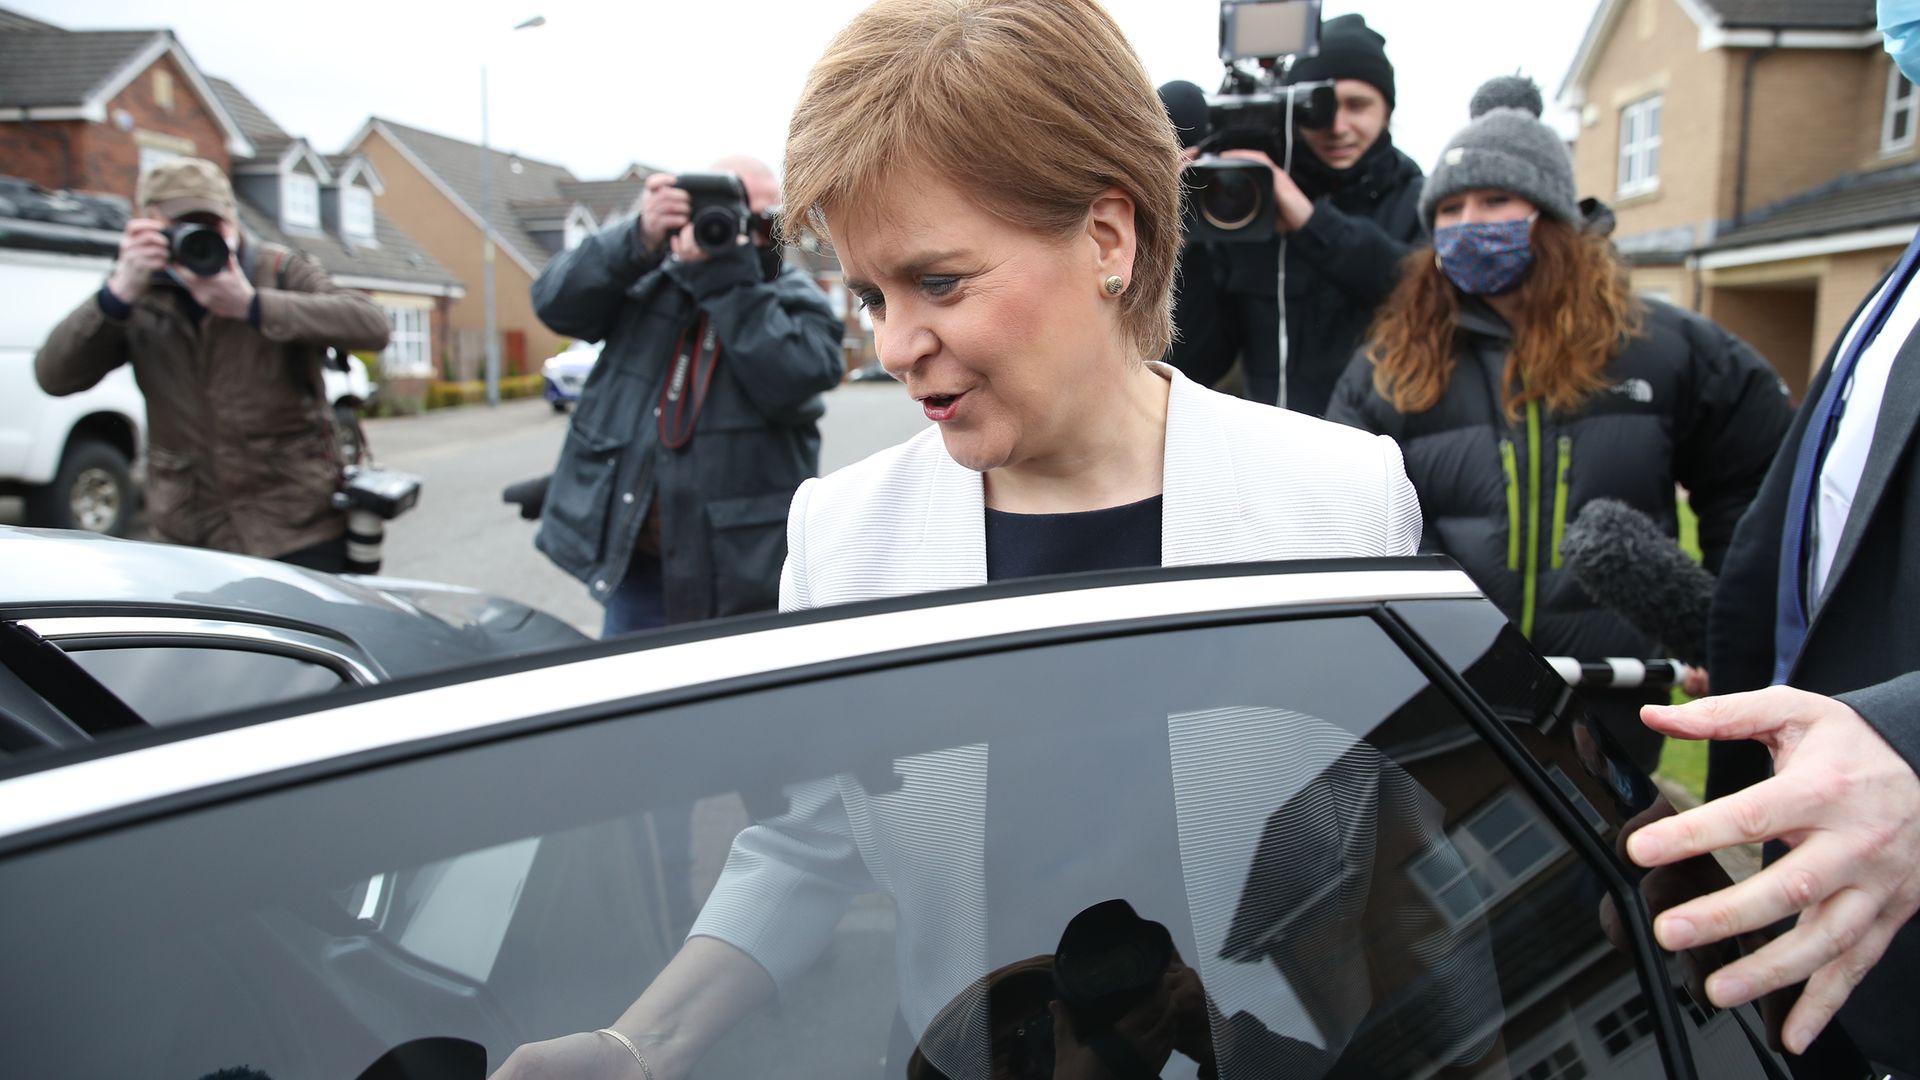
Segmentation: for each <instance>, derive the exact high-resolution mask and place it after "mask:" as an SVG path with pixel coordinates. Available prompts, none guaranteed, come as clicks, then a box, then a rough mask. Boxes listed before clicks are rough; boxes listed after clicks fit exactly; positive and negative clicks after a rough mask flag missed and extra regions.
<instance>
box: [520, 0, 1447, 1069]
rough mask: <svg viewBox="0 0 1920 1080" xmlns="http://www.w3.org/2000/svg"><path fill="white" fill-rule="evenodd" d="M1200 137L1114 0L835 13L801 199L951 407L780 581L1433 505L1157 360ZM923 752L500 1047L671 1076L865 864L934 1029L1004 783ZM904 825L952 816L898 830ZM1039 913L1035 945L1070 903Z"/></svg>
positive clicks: (996, 564) (1118, 546) (1140, 545)
mask: <svg viewBox="0 0 1920 1080" xmlns="http://www.w3.org/2000/svg"><path fill="white" fill-rule="evenodd" d="M1180 168H1181V162H1180V152H1179V148H1178V145H1177V143H1176V140H1175V136H1174V132H1173V128H1172V125H1171V123H1170V121H1169V120H1168V119H1167V116H1166V113H1165V111H1164V110H1163V108H1162V106H1161V104H1160V101H1159V97H1158V95H1157V94H1156V93H1155V91H1154V89H1153V87H1152V86H1151V85H1150V84H1149V82H1148V80H1147V75H1146V72H1145V70H1144V69H1143V68H1142V66H1141V65H1140V62H1139V59H1138V58H1137V57H1136V56H1135V54H1134V52H1133V49H1132V48H1131V47H1130V46H1129V45H1128V43H1127V41H1126V38H1125V36H1124V35H1122V34H1121V32H1120V29H1119V27H1118V26H1116V25H1115V24H1114V22H1113V20H1112V19H1111V17H1109V16H1108V15H1107V13H1106V12H1105V11H1104V10H1103V9H1102V8H1101V7H1100V6H1099V4H1097V3H1095V2H1094V0H880V2H878V3H875V4H874V5H872V6H871V7H869V8H867V9H866V10H865V11H863V12H861V13H860V15H858V16H857V17H855V19H854V20H853V22H852V23H851V24H850V25H848V26H847V27H846V28H845V29H844V30H843V31H841V33H840V34H839V36H838V37H836V38H835V39H834V41H833V43H832V45H830V46H829V47H828V49H827V53H826V55H825V56H824V57H822V58H821V60H820V61H819V63H818V64H816V65H815V67H814V69H813V73H812V75H811V77H810V78H809V79H808V81H807V84H806V88H805V90H804V91H803V93H802V94H801V99H800V103H799V105H798V107H797V108H796V109H795V111H794V116H793V122H792V125H791V128H790V130H789V134H788V149H787V160H786V169H785V178H784V179H785V192H786V196H787V211H788V220H789V222H790V223H791V226H790V227H794V228H799V229H808V230H812V231H813V232H815V233H817V234H819V235H821V236H823V237H825V238H827V239H828V240H829V241H830V242H831V244H832V246H833V249H834V251H835V253H836V254H837V255H838V257H839V259H840V262H841V265H842V267H843V269H844V271H845V275H846V281H847V288H848V290H849V291H850V292H851V293H853V294H854V295H855V296H857V297H859V299H860V301H861V303H862V304H863V305H864V306H865V307H866V308H867V310H868V311H870V312H871V313H872V316H873V320H874V330H875V339H876V344H877V347H878V351H879V354H880V360H881V363H882V364H883V365H884V366H885V367H886V369H887V371H888V372H889V373H890V374H892V375H893V377H894V378H896V379H898V380H899V381H901V382H902V383H904V384H905V385H906V388H907V391H908V393H909V394H910V395H911V397H912V398H913V400H914V401H916V402H917V403H918V405H919V407H920V408H921V410H922V411H923V412H924V414H925V415H926V417H927V419H928V420H930V421H932V423H931V425H930V426H929V427H928V428H927V429H926V430H925V431H923V432H922V433H921V434H919V435H917V436H915V437H914V438H913V439H911V440H909V441H907V442H905V443H903V444H901V445H899V446H895V447H892V448H891V449H888V450H884V451H882V452H880V453H878V454H875V455H874V456H872V457H870V458H868V459H867V460H865V461H862V462H860V463H858V464H855V465H852V466H849V467H847V468H845V469H842V470H840V471H839V472H837V473H835V474H833V475H831V476H829V477H826V478H824V479H818V480H811V481H808V482H807V483H806V484H805V485H803V486H802V487H801V489H800V490H799V492H798V493H797V494H796V495H795V498H794V502H793V507H792V510H791V512H790V514H789V518H788V526H787V534H788V553H787V562H786V569H785V573H784V575H783V577H782V581H781V608H782V609H783V610H786V611H793V610H797V609H804V608H812V607H818V606H822V605H827V604H835V603H846V602H851V601H859V600H871V599H877V598H882V597H892V596H901V595H907V594H912V593H921V592H927V591H930V590H935V589H946V588H955V587H962V586H968V585H979V584H984V583H986V582H988V581H995V580H1006V579H1010V578H1018V577H1029V576H1034V575H1042V574H1055V573H1063V572H1069V571H1082V570H1096V569H1121V568H1129V567H1143V566H1161V565H1182V564H1185V565H1192V564H1204V563H1222V562H1252V561H1266V560H1274V559H1296V558H1330V557H1347V556H1353V557H1367V556H1385V555H1403V554H1412V553H1413V551H1414V546H1415V541H1416V538H1417V537H1418V535H1419V532H1420V513H1419V507H1418V505H1417V503H1416V502H1415V501H1414V497H1413V493H1412V489H1411V487H1410V485H1409V484H1408V482H1407V479H1406V476H1405V473H1404V472H1403V471H1402V468H1401V464H1400V454H1399V450H1398V449H1397V448H1396V447H1395V446H1394V444H1393V442H1392V441H1391V440H1388V439H1383V438H1377V437H1372V436H1368V435H1364V434H1362V433H1360V432H1356V431H1354V430H1352V429H1350V428H1345V427H1340V426H1337V425H1333V424H1329V423H1325V422H1323V421H1320V420H1317V419H1313V418H1310V417H1306V416H1303V415H1300V414H1296V413H1289V412H1285V411H1282V410H1279V409H1274V408H1271V407H1267V406H1262V405H1256V404H1253V403H1250V402H1244V401H1241V400H1239V399H1237V398H1232V397H1228V396H1225V395H1222V394H1216V393H1214V392H1212V391H1210V390H1207V389H1204V388H1202V387H1200V386H1198V385H1196V384H1194V383H1192V382H1190V381H1188V380H1187V379H1185V378H1184V377H1182V376H1181V375H1180V374H1179V373H1178V372H1176V371H1174V370H1173V369H1172V368H1170V367H1167V366H1165V365H1163V364H1159V363H1156V362H1153V358H1155V357H1158V356H1160V355H1162V354H1163V353H1164V352H1165V350H1166V347H1167V345H1168V342H1169V340H1170V335H1171V333H1172V321H1171V303H1172V290H1173V272H1174V263H1175V259H1176V255H1177V252H1178V248H1179V244H1180V227H1181V226H1180V215H1181V204H1180V199H1181V195H1180ZM1163 741H1164V740H1163ZM1163 752H1164V751H1163ZM924 757H925V758H926V759H927V761H928V764H927V765H926V766H925V767H926V768H928V769H931V770H934V771H936V772H939V771H940V770H942V769H946V768H948V767H949V765H951V766H952V768H951V771H950V772H943V773H941V775H942V776H943V777H944V780H943V781H942V782H939V783H932V784H927V785H925V786H923V787H920V788H919V789H917V794H911V795H902V794H896V795H895V796H894V797H892V798H890V799H889V800H888V803H887V805H886V807H885V808H884V811H882V810H881V809H879V808H876V806H874V805H873V804H871V803H870V802H868V801H867V797H866V795H865V794H864V790H863V789H861V788H860V786H859V785H858V783H856V782H851V781H850V782H848V783H845V784H842V783H839V782H838V781H837V780H836V778H825V779H822V780H820V781H817V782H815V783H812V784H802V785H796V786H793V787H791V788H789V789H788V791H787V794H788V798H789V800H790V803H791V805H792V807H793V809H791V810H790V811H789V812H788V813H787V814H785V815H783V816H781V817H779V818H775V819H772V820H770V821H767V822H763V823H761V824H758V825H754V826H751V827H749V828H747V829H746V830H745V831H743V832H742V833H741V834H740V835H739V836H738V837H737V838H736V839H735V841H734V845H733V850H732V852H731V854H730V856H729V858H728V860H727V865H726V869H725V871H724V873H723V874H722V875H721V877H720V880H719V882H718V884H717V885H716V886H715V888H714V891H713V894H712V896H711V897H710V899H709V900H708V902H707V904H706V907H705V908H704V910H703V911H702V913H701V915H700V918H699V920H698V921H697V922H696V923H695V925H694V927H693V930H692V933H691V935H690V936H689V938H688V940H687V942H686V944H685V946H684V947H683V948H682V949H681V951H680V953H679V954H678V955H677V956H676V957H675V959H674V960H673V961H672V962H671V963H670V964H669V965H668V966H667V967H666V969H665V970H664V971H663V972H662V973H661V975H660V977H659V978H658V979H656V980H655V981H654V983H653V984H652V985H651V986H650V987H649V988H648V989H647V990H646V992H645V993H643V994H642V995H641V997H640V999H639V1000H638V1001H636V1002H635V1003H634V1004H633V1005H632V1006H631V1007H630V1008H629V1009H628V1010H627V1011H626V1013H625V1014H623V1015H622V1016H621V1017H620V1019H619V1020H618V1021H616V1022H615V1023H614V1025H613V1026H612V1027H611V1028H609V1029H604V1030H603V1031H602V1032H597V1033H586V1034H581V1035H570V1036H567V1037H565V1038H562V1039H558V1040H553V1041H551V1042H548V1043H542V1044H536V1045H534V1046H531V1047H523V1048H522V1049H521V1050H520V1051H519V1052H517V1053H516V1055H515V1058H514V1059H513V1060H511V1061H510V1062H509V1068H508V1070H507V1071H508V1072H509V1073H514V1072H515V1071H516V1070H515V1066H516V1065H524V1066H526V1067H527V1069H528V1071H527V1072H526V1073H524V1074H517V1075H541V1076H544V1075H548V1074H549V1073H547V1072H537V1071H535V1069H534V1066H535V1065H536V1064H538V1065H539V1066H540V1067H542V1068H546V1069H549V1070H551V1071H552V1072H565V1070H566V1069H568V1068H581V1069H591V1068H595V1067H601V1068H606V1069H608V1070H615V1069H619V1068H622V1067H626V1068H628V1070H629V1074H630V1075H635V1076H638V1075H639V1072H638V1071H637V1070H636V1069H634V1068H633V1066H634V1065H635V1063H636V1061H637V1060H644V1061H645V1062H646V1064H645V1066H644V1069H645V1071H646V1073H647V1074H648V1075H649V1076H650V1077H652V1078H653V1080H664V1078H666V1077H674V1076H683V1075H685V1074H686V1073H687V1072H688V1071H689V1070H690V1069H691V1068H692V1065H693V1063H694V1062H695V1061H696V1060H697V1059H698V1058H699V1056H700V1054H701V1053H702V1052H704V1050H705V1049H706V1048H707V1046H708V1045H710V1044H711V1043H712V1042H713V1041H714V1040H716V1039H718V1038H719V1037H720V1036H721V1034H722V1033H724V1032H725V1031H726V1030H727V1029H728V1028H729V1027H731V1026H732V1024H733V1023H734V1022H735V1021H736V1020H737V1019H738V1018H739V1017H741V1016H742V1015H744V1013H745V1012H747V1011H748V1010H750V1009H751V1008H752V1007H754V1006H755V1005H756V1004H757V1003H758V1002H760V1001H762V1000H764V999H765V998H766V997H767V996H768V995H769V994H771V993H772V992H773V991H774V989H775V988H776V986H778V985H781V984H785V983H787V982H788V981H789V980H790V979H791V978H793V977H794V976H795V975H797V974H799V973H801V972H803V971H805V970H806V969H807V968H808V967H809V966H810V965H811V964H812V963H813V962H814V960H815V959H816V958H817V957H818V955H819V952H820V950H821V948H822V947H823V946H824V945H825V943H826V940H827V937H826V934H825V931H827V930H830V929H831V928H832V927H833V925H834V924H835V923H836V921H837V919H838V913H839V908H841V907H844V906H845V904H846V902H847V900H848V898H849V896H850V895H851V894H852V892H855V891H858V890H857V889H855V888H853V887H852V886H851V885H850V884H849V883H864V885H865V887H868V888H877V887H878V886H877V885H875V884H874V883H875V882H881V881H884V882H887V883H888V887H889V888H890V889H892V890H893V891H894V895H895V902H896V904H897V905H899V906H900V908H901V909H902V917H901V918H900V920H899V924H900V926H901V927H903V931H902V937H901V940H900V942H899V944H898V949H899V951H900V956H901V967H902V974H903V984H902V989H901V997H902V1001H901V1011H902V1016H903V1018H904V1023H905V1025H906V1027H907V1028H909V1029H910V1030H911V1033H912V1035H913V1036H914V1037H915V1038H918V1037H919V1036H920V1034H921V1033H922V1032H923V1031H924V1030H925V1027H926V1024H927V1023H928V1022H929V1021H930V1020H931V1018H932V1016H933V1015H934V1014H935V1013H936V1012H937V1011H938V1010H939V1009H941V1008H942V1007H943V1006H945V1005H946V1004H947V1000H946V999H947V997H948V996H949V995H948V994H947V993H946V992H936V991H935V989H934V988H936V987H942V986H954V985H959V986H965V985H967V984H968V983H969V982H972V981H973V980H975V979H977V978H978V977H979V976H982V975H984V974H986V972H987V970H988V968H987V967H985V966H981V965H982V963H984V957H985V956H986V955H987V954H988V952H989V950H988V949H987V947H986V946H985V944H982V946H981V948H980V949H979V950H977V954H976V953H975V952H974V951H970V950H969V949H967V948H964V947H962V948H958V950H957V951H956V950H955V949H950V948H947V947H946V946H948V945H956V946H958V945H963V944H964V943H959V942H954V941H948V940H947V939H948V938H950V937H953V936H955V935H958V936H960V937H964V936H965V933H964V932H963V931H961V930H959V929H957V928H960V927H964V926H966V925H969V922H968V919H967V918H966V917H965V914H964V913H962V912H960V911H958V910H956V909H954V907H953V905H961V904H964V903H965V902H966V899H965V898H966V897H968V896H971V895H975V894H976V893H978V892H979V889H980V884H981V883H980V882H979V881H978V880H974V881H968V880H965V879H966V878H967V876H968V874H969V873H970V872H969V871H966V870H965V869H964V868H963V867H962V866H961V865H960V863H959V862H958V861H956V860H954V859H951V858H943V857H942V856H941V855H940V853H941V852H954V851H960V850H966V849H968V847H969V845H971V847H972V849H979V848H980V847H982V846H983V845H984V838H983V837H981V836H978V835H971V834H968V833H967V830H968V829H969V828H971V826H969V825H968V824H967V822H968V821H970V820H972V819H971V818H970V817H969V816H968V815H966V814H963V813H957V812H955V804H954V802H953V800H954V799H962V800H965V799H967V798H983V797H984V794H983V793H982V792H980V791H979V779H978V777H973V778H971V779H969V778H968V775H967V774H966V772H965V769H964V768H963V767H961V766H960V765H958V764H954V763H952V762H949V761H948V760H947V759H948V758H950V757H952V753H951V752H948V753H945V754H941V753H936V754H930V755H925V756H924ZM1113 794H1115V795H1119V794H1123V793H1113ZM1118 809H1120V810H1122V811H1124V808H1118ZM880 818H886V819H888V823H887V824H885V825H884V826H883V825H876V824H875V822H876V821H877V820H878V819H880ZM1043 824H1044V823H1036V826H1037V827H1038V826H1041V825H1043ZM896 827H897V828H898V829H901V830H918V831H919V832H920V834H921V835H923V836H924V837H925V838H927V840H928V843H926V844H924V845H921V846H920V847H918V848H915V849H914V850H912V851H907V850H902V849H900V848H895V847H890V846H888V845H887V844H886V842H885V841H884V840H881V839H877V837H876V831H875V830H880V831H885V830H886V829H889V828H896ZM863 830H864V831H863ZM822 838H833V839H832V842H830V843H824V844H823V843H821V840H822ZM989 858H993V856H991V855H990V856H989ZM1109 869H1111V868H1107V867H1103V866H1100V865H1097V861H1096V865H1094V866H1093V867H1091V868H1090V869H1088V871H1087V872H1088V874H1089V875H1090V876H1091V877H1092V878H1093V879H1095V880H1099V879H1100V877H1101V875H1102V874H1103V873H1106V872H1107V871H1108V870H1109ZM1173 880H1175V881H1176V882H1177V880H1178V876H1177V874H1176V875H1175V877H1174V879H1173ZM903 883H908V884H906V885H904V886H903ZM903 890H904V891H903ZM767 898H778V902H777V903H773V902H769V900H768V899H767ZM1105 898H1106V897H1104V896H1101V897H1095V898H1094V899H1095V900H1101V899H1105ZM1076 902H1079V901H1076ZM1083 906H1084V903H1083ZM910 908H911V909H914V910H911V911H909V910H908V909H910ZM1025 914H1026V913H1024V912H1019V913H1013V917H1012V918H1011V919H999V920H998V921H997V922H996V925H997V926H1000V927H1002V929H1003V930H1004V929H1005V927H1006V925H1007V924H1008V923H1009V922H1013V923H1019V922H1020V916H1024V915H1025ZM1031 921H1033V922H1034V923H1035V925H1034V927H1032V928H1031V929H1032V931H1033V933H1032V935H1031V939H1030V940H1029V939H1023V940H1021V941H1020V942H1019V943H1018V946H1017V948H1024V949H1025V952H1024V953H1022V954H1021V955H1031V954H1033V953H1035V952H1038V951H1041V950H1040V948H1038V947H1037V943H1043V944H1044V945H1045V948H1047V949H1049V950H1050V949H1051V947H1052V940H1053V937H1057V935H1058V933H1059V930H1060V925H1059V923H1054V924H1052V925H1051V926H1050V927H1049V926H1048V925H1047V924H1046V923H1045V922H1044V920H1042V919H1039V918H1037V917H1036V918H1034V919H1033V920H1031ZM1008 932H1009V933H1010V931H1008ZM910 933H920V934H929V933H930V934H933V935H935V936H936V937H939V938H940V941H938V942H934V943H932V944H930V943H929V942H927V941H919V940H912V939H911V938H910ZM1049 933H1050V934H1051V935H1052V936H1046V935H1048V934H1049ZM943 935H944V936H943ZM1043 937H1044V939H1045V940H1044V942H1042V940H1041V939H1042V938H1043ZM994 944H995V947H996V948H1000V947H1002V946H1004V947H1006V948H1016V946H1015V945H1014V944H1013V943H1012V941H1011V939H1010V938H1009V939H1008V940H1007V941H996V942H995V943H994ZM930 957H939V958H943V959H939V960H935V959H929V958H930ZM976 961H979V962H976ZM930 965H931V966H934V967H940V970H938V971H934V970H928V967H929V966H930ZM942 965H944V966H942ZM616 1040H617V1041H616ZM628 1044H631V1046H629V1045H628ZM630 1053H631V1056H630V1057H629V1056H628V1055H629V1054H630ZM608 1074H609V1075H618V1074H617V1073H614V1072H611V1071H610V1072H609V1073H608Z"/></svg>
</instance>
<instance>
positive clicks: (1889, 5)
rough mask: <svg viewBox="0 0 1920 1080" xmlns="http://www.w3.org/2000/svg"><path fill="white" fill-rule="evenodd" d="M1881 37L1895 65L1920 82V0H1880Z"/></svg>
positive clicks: (1914, 80)
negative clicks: (1884, 40) (1885, 42)
mask: <svg viewBox="0 0 1920 1080" xmlns="http://www.w3.org/2000/svg"><path fill="white" fill-rule="evenodd" d="M1880 35H1881V36H1882V37H1884V38H1886V40H1887V55H1888V56H1891V57H1893V66H1894V67H1897V68H1899V69H1900V74H1902V75H1905V76H1906V77H1907V81H1908V82H1913V83H1920V0H1880Z"/></svg>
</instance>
